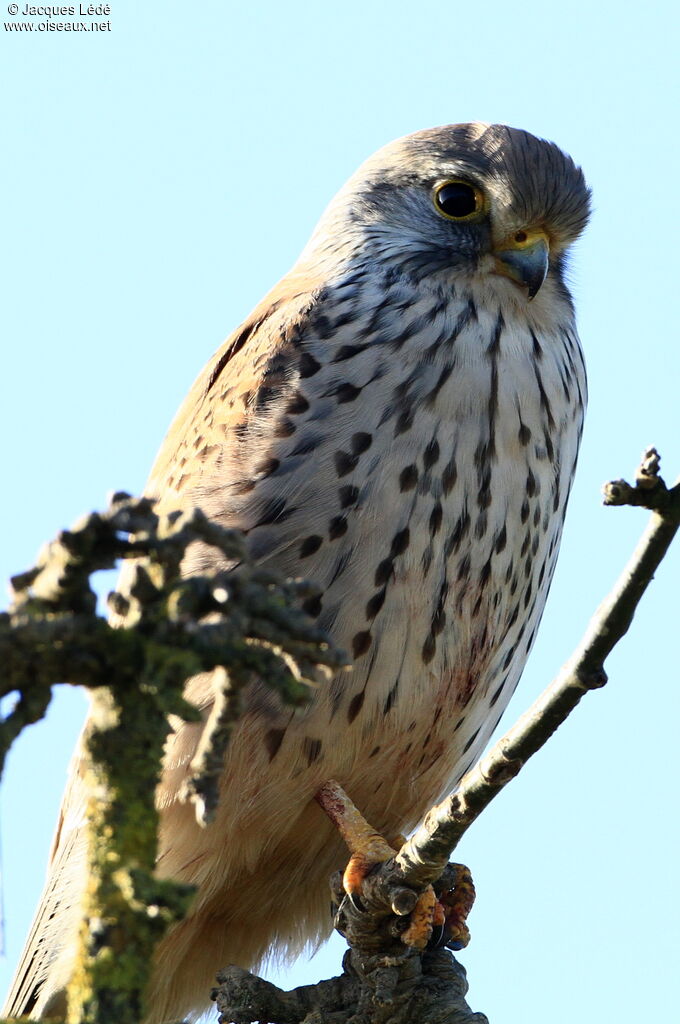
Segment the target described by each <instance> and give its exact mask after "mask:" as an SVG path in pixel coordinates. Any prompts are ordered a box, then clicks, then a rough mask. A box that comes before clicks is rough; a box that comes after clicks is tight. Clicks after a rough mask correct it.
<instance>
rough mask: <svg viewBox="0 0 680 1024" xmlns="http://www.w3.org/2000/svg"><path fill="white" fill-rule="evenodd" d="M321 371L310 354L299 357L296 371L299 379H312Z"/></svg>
mask: <svg viewBox="0 0 680 1024" xmlns="http://www.w3.org/2000/svg"><path fill="white" fill-rule="evenodd" d="M320 369H321V363H319V362H317V360H316V359H315V358H314V356H313V355H312V354H311V353H310V352H303V353H302V355H301V356H300V362H299V364H298V370H299V372H300V376H301V377H313V376H314V374H315V373H318V371H319V370H320Z"/></svg>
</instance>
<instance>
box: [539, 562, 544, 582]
mask: <svg viewBox="0 0 680 1024" xmlns="http://www.w3.org/2000/svg"><path fill="white" fill-rule="evenodd" d="M544 579H545V562H544V563H543V565H542V566H541V571H540V572H539V574H538V585H539V587H540V586H541V584H542V583H543V580H544Z"/></svg>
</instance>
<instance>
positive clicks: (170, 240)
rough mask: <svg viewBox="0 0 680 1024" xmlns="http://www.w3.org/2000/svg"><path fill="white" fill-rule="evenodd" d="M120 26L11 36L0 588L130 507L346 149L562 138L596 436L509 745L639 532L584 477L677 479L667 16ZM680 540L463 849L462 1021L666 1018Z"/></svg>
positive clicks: (673, 98)
mask: <svg viewBox="0 0 680 1024" xmlns="http://www.w3.org/2000/svg"><path fill="white" fill-rule="evenodd" d="M19 6H20V9H21V10H23V6H24V5H23V4H20V5H19ZM5 18H7V20H8V21H10V20H14V21H17V20H21V19H20V17H19V16H17V17H15V18H14V19H12V18H11V16H9V15H7V14H6V10H5V8H3V11H2V15H1V16H0V21H4V19H5ZM109 18H110V22H111V31H110V32H102V33H96V34H66V33H57V32H43V33H40V32H34V33H32V34H30V33H21V34H19V33H16V32H10V31H6V30H4V26H3V31H2V32H1V33H0V35H1V39H0V46H1V47H2V54H1V57H0V75H1V79H0V84H1V87H2V91H1V95H2V98H3V99H2V103H3V108H4V109H3V117H2V133H3V143H4V145H3V152H4V158H3V161H2V169H1V170H0V174H2V178H3V182H2V186H3V187H2V197H3V218H2V219H3V236H4V242H5V244H4V245H3V247H2V253H1V258H2V267H1V275H0V280H1V281H2V288H3V296H2V302H1V304H0V311H1V312H0V315H1V316H2V320H3V326H2V337H3V339H4V342H5V343H4V347H3V351H4V359H3V372H2V374H1V375H0V376H1V379H0V388H1V392H0V416H1V417H2V424H1V434H0V436H1V437H2V448H3V465H4V479H5V482H6V485H7V486H6V489H5V491H4V500H3V503H2V514H3V519H4V521H3V536H4V543H3V545H2V551H0V576H1V577H2V578H3V579H5V578H7V577H8V576H9V575H10V574H11V573H14V572H17V571H19V570H22V569H24V568H27V567H28V566H29V565H31V564H32V560H33V558H34V556H35V553H36V551H37V549H38V548H39V547H40V545H41V544H42V542H43V541H44V540H46V539H48V538H49V537H51V536H52V535H53V534H54V533H55V532H56V531H57V530H58V529H59V528H60V527H62V526H65V525H68V524H69V523H71V522H72V521H73V520H74V519H75V518H76V517H77V516H78V515H80V514H81V513H83V512H86V511H88V510H90V509H91V508H95V507H100V506H102V505H103V504H104V502H105V498H106V494H107V492H109V491H111V490H113V489H121V488H124V489H128V490H131V491H133V492H134V491H139V490H141V488H142V486H143V484H144V481H145V478H146V475H147V472H148V470H149V468H150V466H151V463H152V460H153V458H154V455H155V452H156V450H157V447H158V445H159V444H160V441H161V439H162V436H163V434H164V432H165V430H166V428H167V425H168V424H169V421H170V419H171V417H172V415H173V414H174V412H175V409H176V407H177V406H178V404H179V402H180V400H181V399H182V397H183V395H184V393H185V392H186V390H187V389H188V387H189V385H190V384H191V382H192V380H193V378H194V376H195V374H196V373H197V372H198V370H199V369H200V368H201V366H202V365H203V363H204V362H205V361H206V359H207V358H208V357H209V356H210V355H211V353H212V352H213V351H214V349H215V348H216V347H217V346H218V344H219V343H220V341H221V340H222V338H223V337H224V336H225V335H226V334H228V333H229V332H230V331H231V330H232V329H233V328H234V327H235V326H236V325H237V324H238V323H239V321H240V320H241V319H242V318H243V317H244V316H245V315H246V314H247V313H248V311H249V309H250V308H251V307H252V306H253V305H254V304H255V303H256V302H257V301H258V300H259V299H260V298H261V297H262V295H263V294H264V292H265V291H266V290H267V289H268V288H269V287H270V286H271V285H272V284H273V283H274V282H275V281H276V280H277V278H278V277H280V276H281V275H282V274H283V273H285V271H286V270H287V269H288V267H289V266H290V264H291V263H292V262H293V261H294V259H295V258H296V256H297V254H298V252H299V251H300V249H301V248H302V246H303V244H304V242H305V241H306V239H307V237H308V235H309V232H310V230H311V229H312V227H313V225H314V223H315V221H316V219H317V218H318V216H319V214H320V213H321V211H322V209H323V207H324V206H325V204H326V202H327V201H328V200H329V198H330V197H331V196H332V194H333V193H334V192H335V191H336V190H337V188H338V187H339V186H340V185H341V184H342V182H343V181H344V180H345V178H346V177H347V176H348V175H349V174H350V173H351V172H352V171H353V170H354V169H355V167H356V166H357V165H358V164H359V163H360V162H361V161H362V160H363V159H364V158H365V157H366V156H368V155H369V154H370V153H371V152H372V151H373V150H375V149H377V148H378V147H379V146H380V145H382V144H383V143H385V142H387V141H389V140H390V139H391V138H395V137H397V136H399V135H403V134H405V133H407V132H410V131H414V130H417V129H419V128H424V127H429V126H432V125H435V124H442V123H447V122H453V121H467V120H485V121H502V122H507V123H509V124H512V125H515V126H517V127H521V128H526V129H528V130H530V131H532V132H534V133H535V134H538V135H543V136H546V137H548V138H551V139H553V140H554V141H556V142H558V143H559V144H560V145H561V146H562V147H563V148H564V149H566V150H567V151H568V152H570V153H571V155H572V156H573V157H574V158H575V159H576V160H577V161H578V162H579V163H580V164H581V165H582V166H583V168H584V170H585V173H586V176H587V178H588V181H589V183H590V184H591V186H592V188H593V192H594V215H593V219H592V224H591V226H590V227H589V229H588V231H587V232H586V235H585V237H584V238H583V240H582V241H581V242H580V243H579V245H578V247H577V250H576V252H575V254H574V260H573V269H572V273H571V282H572V287H573V292H574V295H575V299H576V304H577V309H578V317H579V325H580V333H581V337H582V340H583V344H584V349H585V351H586V356H587V362H588V368H589V377H590V409H589V415H588V420H587V428H586V433H585V437H584V442H583V447H582V453H581V461H580V466H579V472H578V478H577V482H576V485H575V488H574V492H573V497H572V501H571V506H570V510H569V516H568V522H567V529H566V534H565V539H564V543H563V547H562V555H561V561H560V563H559V567H558V572H557V576H556V579H555V583H554V586H553V591H552V595H551V598H550V601H549V604H548V608H547V611H546V615H545V618H544V621H543V626H542V629H541V632H540V634H539V639H538V641H537V644H536V647H535V650H534V652H533V655H532V657H531V660H530V663H529V665H528V667H527V670H526V672H525V675H524V677H523V680H522V683H521V685H520V688H519V690H518V692H517V694H516V696H515V698H514V700H513V703H512V705H511V708H510V709H509V711H508V712H507V713H506V716H505V718H504V720H503V723H502V726H503V727H507V726H509V725H510V724H511V722H512V721H513V720H514V718H515V717H517V715H518V714H519V713H520V712H521V711H522V710H523V709H524V708H525V707H526V706H527V705H528V704H529V703H530V701H531V700H532V699H533V698H534V696H535V695H537V694H538V693H539V692H540V690H541V689H542V688H543V687H544V686H545V685H546V684H547V682H548V681H549V679H550V678H551V677H552V676H553V675H554V674H555V672H556V670H557V669H558V668H559V666H560V664H561V663H562V662H563V661H564V660H565V658H566V657H567V655H568V654H569V652H570V650H571V649H572V647H573V645H574V644H575V643H576V641H577V640H578V638H579V637H580V635H581V633H582V631H583V629H584V627H585V624H586V622H587V620H588V618H589V616H590V614H591V613H592V611H593V610H594V609H595V607H596V606H597V604H598V603H599V601H600V600H601V598H602V597H603V596H604V594H605V593H606V592H607V590H608V588H609V587H610V585H611V583H612V582H613V580H614V578H615V576H616V574H617V573H618V571H619V569H620V568H621V567H622V566H623V564H624V562H625V560H626V559H627V558H628V555H629V553H630V551H631V549H632V547H633V545H634V543H635V541H636V538H637V536H638V535H639V533H640V532H641V531H642V529H643V526H644V521H645V517H646V513H643V512H641V511H638V510H632V509H624V510H614V509H604V508H602V506H601V505H600V499H599V488H600V485H601V483H602V482H603V481H604V480H606V479H609V478H612V477H616V476H621V475H625V474H630V473H631V472H632V470H633V469H634V466H635V464H636V460H637V457H638V455H639V453H640V451H641V450H642V448H643V447H644V446H645V445H647V444H650V443H653V444H656V445H657V446H658V447H659V449H660V451H661V453H662V456H663V460H664V461H663V468H664V469H665V471H666V473H667V475H668V477H669V478H672V477H673V476H675V475H677V474H678V473H680V434H679V431H678V411H677V410H678V397H677V396H678V382H679V380H680V354H679V352H680V346H679V344H678V342H679V339H678V332H677V317H676V313H675V302H676V298H677V287H678V285H677V279H678V274H677V264H678V258H677V238H678V230H679V223H678V219H679V218H678V191H677V178H678V155H679V154H678V132H677V97H678V85H679V83H678V70H677V68H678V61H677V49H678V14H677V7H676V6H675V5H671V4H670V3H668V4H665V3H654V2H652V3H648V4H646V5H644V6H641V5H639V4H632V3H625V2H623V3H622V2H618V3H613V2H610V0H605V2H602V3H600V4H599V5H597V6H595V5H594V4H593V3H592V2H590V3H586V2H583V0H575V2H572V3H570V4H569V5H568V6H567V5H564V6H558V5H548V4H546V3H538V2H536V0H525V2H524V3H523V4H521V5H516V4H508V3H500V2H498V0H489V2H487V3H486V4H484V5H483V6H481V5H480V6H470V5H465V4H461V3H459V4H456V5H451V4H449V5H447V6H443V5H441V6H434V5H418V4H413V3H409V4H406V3H399V2H392V3H385V2H382V0H377V2H373V3H370V2H368V3H367V2H366V0H363V2H361V3H359V2H357V0H345V2H344V3H343V4H342V5H332V6H331V5H322V4H311V3H303V2H301V0H289V2H288V3H287V4H285V5H283V4H274V3H269V2H260V3H257V2H254V3H252V4H251V5H249V6H248V8H247V9H246V5H243V4H240V5H236V4H224V3H222V2H217V0H206V2H203V3H201V4H198V5H195V6H192V5H189V3H184V4H180V3H178V2H175V0H164V2H163V3H161V2H160V0H147V2H146V3H145V4H143V5H142V4H137V3H134V2H133V0H116V2H113V3H112V4H111V14H110V15H109ZM24 20H26V19H24ZM34 20H35V19H34ZM678 547H679V550H675V551H673V552H672V553H671V555H670V556H669V558H668V559H667V560H666V562H665V563H664V564H663V566H662V567H661V569H660V571H659V573H658V576H657V579H656V580H655V581H654V583H653V585H652V588H651V590H650V592H649V593H648V595H647V597H646V598H645V600H644V604H643V606H642V608H641V609H640V612H639V614H638V616H637V617H636V619H635V622H634V623H633V626H632V628H631V630H630V632H629V634H628V636H627V637H626V639H625V640H624V642H623V643H622V644H621V646H620V648H619V650H618V651H617V653H616V654H615V656H614V657H612V658H611V659H610V662H609V664H608V669H609V674H610V679H611V681H610V684H609V685H608V686H607V687H606V688H605V689H604V690H602V691H599V692H597V693H595V694H593V695H592V696H589V697H587V698H586V700H585V701H584V702H583V703H582V705H581V706H580V708H579V709H578V710H577V711H576V713H575V715H574V716H573V718H572V720H570V721H569V723H568V724H567V725H566V726H565V727H564V728H563V729H562V730H561V731H560V733H559V734H558V735H557V736H555V737H554V738H553V740H552V741H551V743H550V744H549V746H548V748H547V749H545V750H544V751H542V752H541V753H540V754H539V755H538V756H537V757H536V758H535V759H534V760H533V762H532V763H531V764H530V765H529V766H528V767H527V769H526V770H525V772H524V773H523V774H522V776H521V777H520V778H519V779H518V780H517V781H516V782H514V783H513V784H512V785H511V786H510V787H509V788H508V789H507V790H506V791H505V792H504V793H503V794H502V795H501V796H500V797H499V798H498V800H497V801H496V802H495V804H494V805H493V806H492V807H491V808H490V809H489V810H488V812H487V813H486V814H485V815H484V817H483V819H482V820H481V821H480V822H479V823H478V824H477V825H476V826H475V827H474V828H473V829H472V830H471V832H470V833H469V835H468V837H467V838H466V839H465V841H464V843H463V845H462V846H461V847H460V849H459V851H458V855H459V856H460V858H461V859H463V860H465V861H466V862H467V863H468V864H469V865H470V866H471V868H472V870H473V873H474V876H475V879H476V882H477V887H478V891H479V899H478V905H477V908H476V910H475V911H474V912H473V917H472V919H471V922H470V923H471V928H472V932H473V942H472V945H471V946H470V947H469V949H468V950H466V951H465V952H464V953H463V954H461V961H462V962H463V963H464V965H465V966H466V968H467V969H468V972H469V980H470V984H471V991H470V996H469V1000H470V1003H471V1005H472V1006H473V1007H474V1008H475V1009H478V1010H482V1011H484V1012H485V1013H487V1014H488V1016H489V1017H490V1019H491V1020H492V1021H498V1022H500V1021H503V1024H539V1022H540V1024H543V1021H544V1020H545V1019H546V1017H547V1018H549V1019H550V1021H551V1024H567V1022H570V1024H571V1021H573V1020H574V1019H578V1020H583V1021H590V1020H592V1021H595V1020H599V1019H608V1020H616V1021H617V1024H637V1022H638V1021H639V1020H640V1019H646V1018H647V1017H648V1015H649V1013H650V1007H653V1013H654V1015H655V1016H659V1018H669V1017H670V1016H671V1008H672V1007H675V1006H676V1005H677V992H676V988H677V985H676V981H675V978H676V971H677V962H678V954H679V953H680V934H679V931H678V923H677V922H678V918H679V916H680V915H679V912H680V900H679V899H678V884H677V861H678V852H679V850H678V846H679V841H678V826H677V799H676V783H675V776H676V774H677V770H676V764H675V761H676V758H675V751H676V749H677V726H676V722H677V719H678V712H679V711H680V707H679V706H678V705H679V701H678V689H679V687H678V683H679V681H680V680H679V679H678V668H677V648H676V641H677V627H678V597H677V594H678V585H677V580H678V573H679V571H680V545H678ZM82 708H83V701H82V698H81V697H80V695H78V694H77V693H74V692H72V691H70V690H69V689H68V688H66V687H64V688H62V689H61V691H60V694H59V696H58V698H57V699H56V700H55V702H54V705H53V708H52V710H51V712H50V717H49V720H48V721H47V722H46V723H43V724H41V725H39V726H36V727H34V728H32V729H31V730H30V731H29V733H27V734H26V735H25V736H24V737H22V739H21V741H20V742H19V743H18V744H17V746H16V749H15V750H14V752H13V753H12V755H11V758H10V762H9V765H8V769H7V773H6V778H5V782H4V786H3V796H2V853H3V862H4V863H3V875H4V908H5V911H4V912H5V924H6V939H5V945H6V958H5V959H4V960H2V961H0V988H2V989H4V988H5V987H6V983H7V982H8V980H9V976H10V974H11V971H12V969H13V966H14V962H15V961H16V958H17V956H18V955H19V952H20V947H21V943H22V941H23V937H24V934H25V932H26V929H27V928H28V925H29V921H30V917H31V915H32V912H33V908H34V905H35V902H36V900H37V897H38V893H39V890H40V887H41V884H42V878H43V872H44V865H45V860H46V855H47V848H48V845H49V842H50V838H51V832H52V828H53V825H54V820H55V816H56V812H57V807H58V802H59V798H60V793H61V790H62V787H63V783H64V779H65V770H66V763H67V759H68V756H69V752H70V749H71V747H72V744H73V741H74V739H75V736H76V734H77V731H78V728H79V722H80V718H81V717H82ZM340 955H341V946H340V943H339V942H338V943H336V944H333V945H332V946H331V948H329V949H327V950H324V951H322V952H321V953H320V954H319V955H318V957H317V958H316V959H315V960H314V961H313V962H312V963H311V964H308V963H299V964H298V965H296V966H295V967H294V968H293V969H290V970H287V971H284V972H279V973H278V974H276V975H274V974H272V977H276V978H277V979H278V981H279V982H280V983H281V984H284V985H287V986H292V985H294V984H299V983H301V982H303V981H305V982H306V981H313V980H317V979H318V978H320V977H326V976H329V975H331V974H333V973H337V972H338V970H339V962H340Z"/></svg>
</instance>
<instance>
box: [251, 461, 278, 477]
mask: <svg viewBox="0 0 680 1024" xmlns="http://www.w3.org/2000/svg"><path fill="white" fill-rule="evenodd" d="M280 465H281V463H280V462H279V460H278V459H273V458H266V459H262V461H261V462H258V464H257V465H256V466H255V469H254V472H255V473H257V475H258V476H261V477H265V476H271V475H272V473H275V472H276V470H277V469H278V468H279V466H280Z"/></svg>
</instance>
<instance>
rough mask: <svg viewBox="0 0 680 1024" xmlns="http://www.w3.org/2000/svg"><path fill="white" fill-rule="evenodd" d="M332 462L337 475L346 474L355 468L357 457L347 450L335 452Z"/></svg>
mask: <svg viewBox="0 0 680 1024" xmlns="http://www.w3.org/2000/svg"><path fill="white" fill-rule="evenodd" d="M333 462H334V463H335V472H336V473H337V474H338V476H347V474H348V473H351V472H352V470H353V469H356V467H357V465H358V462H359V457H358V455H350V454H349V452H336V453H335V455H334V456H333Z"/></svg>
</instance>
